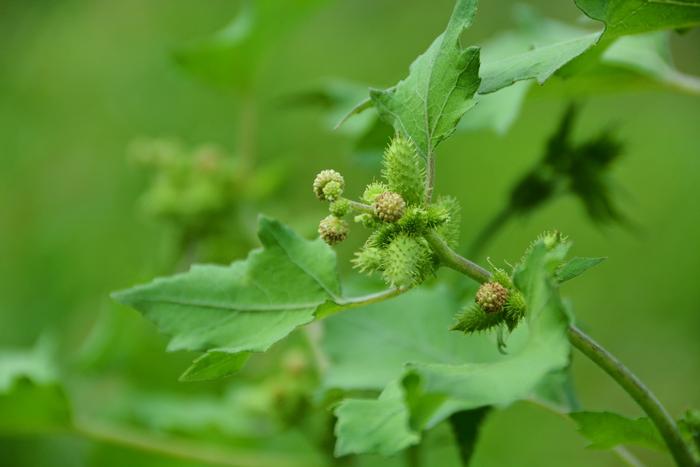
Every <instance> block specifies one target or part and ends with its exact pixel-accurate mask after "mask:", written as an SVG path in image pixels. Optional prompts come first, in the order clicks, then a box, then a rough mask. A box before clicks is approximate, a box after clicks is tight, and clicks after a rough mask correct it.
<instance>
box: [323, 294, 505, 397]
mask: <svg viewBox="0 0 700 467" xmlns="http://www.w3.org/2000/svg"><path fill="white" fill-rule="evenodd" d="M458 308H459V305H458V304H457V303H456V302H455V300H454V299H453V298H452V297H451V295H450V293H449V291H448V290H447V288H446V287H443V286H440V287H434V288H431V289H427V288H420V289H415V290H412V291H410V292H407V293H405V294H403V295H400V296H398V297H396V298H393V299H391V300H388V301H385V302H382V303H377V304H374V305H370V306H367V307H366V308H364V309H363V310H362V311H361V312H358V313H340V314H337V315H333V316H331V317H329V318H328V319H327V320H326V321H325V322H324V333H323V341H322V346H323V349H324V353H325V354H326V355H327V356H328V360H329V363H330V366H329V368H328V370H327V372H326V373H325V375H324V380H323V385H324V386H325V387H326V388H329V389H330V388H338V389H346V390H350V389H382V388H384V387H385V386H386V385H387V384H388V383H389V382H390V381H392V380H394V379H396V378H398V377H399V376H401V374H402V373H403V371H404V364H405V363H407V362H443V363H458V362H460V361H463V360H464V359H465V358H469V359H471V360H473V361H483V360H488V359H492V358H496V357H497V355H498V352H497V350H496V347H495V346H494V345H493V341H492V340H491V339H490V337H489V336H487V335H481V336H475V337H474V338H473V339H472V338H470V339H465V338H464V336H462V335H460V334H458V333H455V332H449V331H448V329H449V328H450V326H451V325H452V324H453V321H454V314H455V311H456V310H457V309H458Z"/></svg>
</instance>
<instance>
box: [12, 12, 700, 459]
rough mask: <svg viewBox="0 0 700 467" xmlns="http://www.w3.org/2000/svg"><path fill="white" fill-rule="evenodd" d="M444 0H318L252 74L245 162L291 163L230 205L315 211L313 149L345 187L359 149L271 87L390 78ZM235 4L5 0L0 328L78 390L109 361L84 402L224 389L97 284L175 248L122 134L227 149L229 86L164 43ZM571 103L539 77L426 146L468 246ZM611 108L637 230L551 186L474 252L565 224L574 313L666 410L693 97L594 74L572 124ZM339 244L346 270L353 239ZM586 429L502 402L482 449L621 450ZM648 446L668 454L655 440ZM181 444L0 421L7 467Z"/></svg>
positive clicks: (226, 256) (319, 210)
mask: <svg viewBox="0 0 700 467" xmlns="http://www.w3.org/2000/svg"><path fill="white" fill-rule="evenodd" d="M512 4H513V2H510V1H505V0H497V1H496V0H491V1H484V2H482V4H481V5H480V9H479V12H478V15H477V19H476V21H475V24H474V26H473V27H472V28H471V29H470V30H469V31H468V32H467V33H466V35H465V43H479V42H480V41H482V40H483V39H484V38H486V37H488V36H491V35H493V34H495V33H496V32H498V31H501V30H503V29H506V28H508V27H510V26H511V25H512V21H511V16H510V14H509V13H508V12H509V11H510V10H511V6H512ZM530 4H531V5H533V6H535V7H536V8H537V9H538V10H539V11H541V12H542V13H544V14H546V15H547V16H550V17H554V18H558V19H562V20H566V21H576V20H577V19H578V18H579V17H580V13H579V11H578V10H577V9H576V7H575V6H574V4H573V2H547V1H544V0H540V1H532V2H530ZM451 7H452V2H451V1H450V0H434V1H431V2H424V1H418V0H352V1H350V0H342V1H341V0H335V1H334V0H328V1H327V2H325V4H323V5H321V6H319V7H318V8H317V10H316V11H315V12H314V13H313V14H310V15H309V16H308V17H307V18H305V19H303V20H302V21H301V22H300V24H299V25H298V26H297V27H295V28H294V29H292V30H290V31H288V32H285V34H284V35H283V37H281V38H280V40H278V41H277V42H276V43H274V45H273V46H272V47H271V48H270V49H269V50H268V51H267V52H266V54H265V56H264V59H263V60H262V62H261V64H260V66H259V67H258V69H257V72H256V73H255V77H254V82H255V85H254V91H253V95H254V99H255V124H254V125H251V126H249V127H246V128H247V130H246V131H248V133H247V134H246V135H244V137H247V138H250V139H249V140H248V141H252V146H251V147H252V149H251V151H252V152H253V153H254V157H255V160H256V164H259V165H264V164H271V165H275V164H282V167H283V171H284V173H285V178H284V180H283V181H282V182H281V186H280V187H278V188H277V189H276V191H275V194H274V195H273V196H272V197H271V198H268V199H267V201H263V202H260V203H257V202H253V203H251V204H250V205H249V206H248V207H247V208H245V209H243V210H242V212H240V213H239V214H238V215H239V217H240V219H242V220H243V221H242V222H243V224H246V225H250V226H252V225H254V223H255V217H256V207H259V209H260V210H262V211H264V212H265V213H267V214H270V215H273V216H275V217H277V218H279V219H280V220H282V221H284V222H287V223H289V224H291V225H293V226H294V227H295V228H297V229H298V230H300V231H301V232H303V233H304V234H305V235H308V236H311V235H312V234H313V232H314V231H315V227H316V222H317V221H318V219H319V218H320V217H321V216H322V215H324V214H323V211H324V206H322V205H320V203H318V202H317V201H316V200H315V199H314V197H313V196H312V194H311V190H310V183H311V180H312V179H313V176H314V174H315V173H316V172H317V171H318V170H319V169H323V168H328V167H331V166H332V167H336V168H338V169H340V170H341V171H342V172H343V173H344V175H345V178H346V181H347V183H348V186H349V189H348V191H349V193H350V194H352V195H357V194H359V191H360V190H361V189H362V187H363V186H364V185H365V184H366V183H367V182H368V181H370V180H371V178H372V177H373V176H374V175H375V172H374V169H373V168H368V167H365V166H363V164H360V163H358V161H357V159H356V158H354V157H353V155H352V142H351V141H349V139H348V138H347V137H345V136H343V134H341V133H337V132H336V133H334V132H332V131H329V127H328V124H327V122H326V121H325V120H324V117H323V115H322V114H321V112H319V111H318V110H315V109H313V108H303V109H302V108H293V107H291V106H288V105H284V99H285V96H288V95H290V94H293V93H297V92H300V91H304V90H308V89H309V88H311V87H313V86H314V85H315V84H317V83H319V82H320V81H321V80H322V79H324V78H331V77H339V78H343V79H346V80H349V81H356V82H359V83H369V84H371V85H374V86H379V87H383V86H388V85H392V84H393V83H395V82H396V81H397V80H399V79H401V78H402V77H403V76H405V74H406V71H407V68H408V64H409V63H410V62H411V61H412V60H413V59H414V58H415V57H416V56H417V55H418V54H419V53H421V52H422V51H423V50H424V49H425V48H426V46H427V44H429V42H430V41H431V40H432V39H433V38H434V37H435V36H436V35H437V34H438V33H439V32H440V31H441V30H442V28H443V27H444V24H445V22H446V19H447V17H448V15H449V12H450V10H451ZM239 8H240V4H239V2H232V1H222V0H201V1H198V2H193V1H182V0H167V1H166V0H151V1H148V2H144V1H137V0H123V1H119V2H108V1H92V2H90V1H77V0H73V1H71V0H66V1H60V2H59V1H41V0H14V1H13V0H9V1H8V0H5V1H3V2H2V3H1V4H0V158H1V162H2V164H1V165H0V167H1V169H0V347H2V348H16V347H25V348H26V347H31V346H33V345H34V343H35V342H36V340H37V339H38V338H39V337H40V336H43V335H47V334H48V335H50V336H52V338H53V340H54V341H55V342H56V344H57V350H56V352H57V355H58V360H59V362H61V363H62V365H63V366H64V367H65V368H66V370H65V371H66V372H67V373H68V374H70V375H71V378H72V379H71V381H73V383H71V384H72V385H73V387H74V390H75V391H76V392H77V393H78V394H83V393H82V392H81V391H85V389H84V388H85V387H93V388H94V386H89V385H86V383H85V381H86V380H89V379H91V378H92V379H93V380H98V381H101V383H100V386H98V387H99V388H102V389H101V390H100V391H101V392H99V393H95V392H94V390H92V392H91V391H88V393H86V394H84V397H85V401H87V402H86V405H92V406H98V407H99V406H101V405H103V403H104V400H103V399H102V398H106V399H109V398H112V399H119V398H120V397H123V395H124V394H125V393H126V392H128V391H129V390H130V388H138V389H140V390H144V391H160V390H163V391H173V392H178V393H188V394H219V393H220V392H221V390H222V387H223V386H222V384H224V383H208V384H204V383H190V384H182V383H177V377H178V376H179V373H180V372H181V370H182V369H183V368H184V367H185V366H186V364H187V362H188V361H189V360H191V357H192V356H191V355H182V354H167V353H165V352H164V346H165V339H164V338H163V337H161V336H158V335H157V334H156V332H155V331H154V330H153V328H152V326H151V324H149V323H148V322H146V321H145V320H142V319H141V318H140V317H139V316H138V314H137V313H136V312H133V311H131V310H127V309H122V308H117V307H115V306H114V305H112V304H111V302H110V300H109V293H110V292H111V291H113V290H117V289H120V288H124V287H126V286H130V285H132V284H134V283H137V282H142V281H144V280H147V279H150V278H151V277H153V276H154V275H158V274H164V273H168V272H170V271H169V266H168V265H169V264H170V263H172V259H171V257H172V256H173V254H174V253H173V251H175V250H176V249H177V242H178V239H177V238H176V235H175V234H173V229H172V228H170V227H169V226H168V225H166V224H164V223H162V222H159V221H157V220H154V219H153V218H152V217H149V216H148V215H145V214H144V212H143V210H142V209H140V208H139V202H140V201H139V200H140V198H141V196H142V193H143V192H144V190H145V189H146V186H147V184H148V175H147V174H146V173H145V172H144V171H143V170H141V169H139V168H138V167H135V166H134V164H131V163H129V160H128V157H127V153H128V148H129V147H130V145H132V143H133V141H134V140H136V139H138V138H143V137H160V138H176V139H179V140H181V141H182V142H183V144H185V145H186V146H189V147H194V146H198V145H200V144H204V143H214V144H217V145H219V146H220V147H222V148H223V149H224V150H225V151H228V152H234V151H236V150H237V149H236V148H239V147H240V144H241V141H240V140H241V136H242V135H241V132H240V131H238V130H237V128H240V126H241V122H240V121H239V120H240V119H241V115H242V114H241V112H240V108H241V106H242V100H243V99H242V98H241V96H240V95H239V94H237V93H233V92H228V91H226V90H225V89H221V88H216V87H211V86H207V85H206V84H205V83H203V82H201V81H200V80H197V79H196V78H193V77H191V76H188V75H187V74H185V73H183V72H182V70H181V69H179V68H178V67H177V66H176V64H175V62H174V60H173V51H174V50H175V49H176V48H177V47H179V46H181V45H182V44H185V43H188V41H191V40H193V39H195V38H199V37H202V36H205V35H207V34H209V33H211V32H212V31H215V30H218V29H219V28H221V27H222V26H224V25H225V24H226V23H227V22H228V21H229V20H230V18H232V17H234V16H235V14H236V13H237V12H238V11H239ZM673 50H674V55H675V59H676V63H677V65H678V68H679V69H681V70H682V71H685V72H687V73H694V74H700V60H698V58H700V57H699V56H698V51H699V50H700V34H699V33H698V31H691V32H688V33H686V34H684V35H682V36H677V37H674V40H673ZM567 103H568V98H567V96H566V93H565V92H564V93H547V92H540V91H539V90H537V91H535V92H534V93H531V94H530V95H529V96H528V98H527V100H526V101H525V104H524V107H523V111H522V114H521V116H520V117H519V118H518V119H517V120H516V122H515V124H514V125H513V127H512V128H511V129H510V131H509V132H508V133H507V134H505V135H497V134H495V133H493V132H491V131H488V130H484V131H480V132H471V133H459V134H457V135H456V136H455V137H453V138H452V139H450V140H449V141H448V142H446V143H444V144H443V145H442V146H441V147H440V149H439V155H438V170H437V186H438V191H439V192H440V193H445V194H448V193H449V194H453V195H455V196H457V197H458V198H459V200H460V201H461V203H462V206H463V231H462V232H463V233H462V237H463V239H464V241H465V245H466V244H467V243H468V241H469V240H470V239H471V238H472V237H473V236H474V235H475V234H476V233H477V231H478V230H479V229H480V228H481V226H482V225H483V224H484V223H485V222H486V221H487V220H488V219H489V217H490V215H492V214H493V212H494V211H495V210H497V209H499V208H500V207H501V206H502V204H503V202H504V201H505V199H506V198H507V196H508V190H509V188H510V187H511V186H512V184H513V182H514V181H516V180H517V179H518V177H519V176H520V174H522V173H523V171H525V170H526V169H527V168H528V167H530V166H531V165H532V164H533V163H534V161H536V160H537V159H538V158H539V157H540V155H541V153H542V148H543V146H544V144H545V141H546V138H547V137H548V136H549V134H550V133H551V132H552V131H553V130H554V128H555V127H556V125H557V123H558V119H559V116H560V115H561V113H562V112H563V110H564V108H565V106H566V105H567ZM608 124H614V125H617V130H618V134H619V136H620V138H621V139H622V141H623V142H624V143H625V156H624V158H623V160H622V161H621V162H620V163H619V164H617V166H616V167H615V170H614V177H615V180H616V181H617V183H618V184H619V186H620V190H621V193H619V196H620V198H619V199H620V200H621V204H622V206H623V207H624V210H625V212H626V213H627V214H629V216H630V217H631V218H632V219H634V221H635V223H636V225H637V228H635V229H634V231H629V230H625V229H622V228H619V227H615V226H608V227H605V228H601V227H597V226H594V225H593V224H592V223H591V222H590V221H589V220H588V219H587V218H586V217H585V214H584V211H583V209H582V207H581V206H580V204H579V203H578V201H577V200H575V199H570V198H565V199H560V200H557V201H556V202H555V203H551V204H549V205H547V207H546V208H545V209H543V210H541V211H539V212H537V213H536V215H534V216H532V217H530V218H528V219H525V220H519V221H516V222H513V223H510V224H508V225H507V226H506V228H505V230H504V231H503V232H502V233H501V234H500V235H499V236H498V238H497V239H496V240H495V241H494V242H493V243H492V244H491V245H490V247H489V249H488V256H489V257H491V258H493V259H496V260H502V259H506V260H517V258H519V256H520V253H521V252H522V250H523V248H524V247H525V246H526V245H527V243H528V242H529V241H530V240H531V239H532V238H534V237H535V236H536V235H537V234H538V233H539V232H541V231H542V230H545V229H548V228H558V229H560V230H562V231H563V232H565V233H567V234H568V235H569V236H570V237H571V238H572V239H573V240H574V241H575V246H574V254H577V255H581V256H607V257H608V261H606V262H605V263H604V264H603V265H602V266H600V267H599V268H597V269H596V270H595V271H594V272H592V273H590V274H586V275H585V276H584V277H583V278H582V279H580V280H577V281H575V282H573V283H571V284H570V285H567V286H566V287H565V289H564V291H565V295H566V296H567V297H570V298H571V300H572V302H573V304H574V309H575V311H576V313H577V317H578V320H579V322H580V324H581V326H582V327H584V328H586V329H588V330H589V331H590V333H591V334H592V335H593V336H594V337H596V338H597V339H598V340H599V341H601V342H602V343H604V344H605V345H606V346H607V347H608V348H609V349H610V350H611V351H612V352H613V353H615V354H616V355H617V356H619V357H620V358H621V359H622V360H623V361H624V362H626V363H627V364H628V365H629V366H630V367H631V368H632V369H633V370H634V371H636V372H637V373H638V375H639V376H640V377H641V378H642V379H643V380H644V381H646V382H647V383H648V384H649V385H650V387H651V388H652V389H653V390H655V391H656V393H657V395H658V396H659V397H660V399H661V400H662V401H664V402H665V403H666V404H667V407H668V408H669V409H670V411H671V412H672V413H674V414H677V415H680V414H681V413H682V411H684V410H685V409H687V408H689V407H698V406H700V339H698V331H699V330H700V307H699V306H698V304H699V303H700V288H699V287H698V286H697V281H698V271H699V270H700V246H699V245H698V241H699V239H700V214H699V213H700V211H699V210H698V207H697V205H698V200H700V158H699V157H698V156H700V97H698V96H690V95H684V94H680V93H676V92H673V91H669V90H663V89H661V88H648V89H636V90H633V91H625V92H615V93H612V92H610V93H593V94H592V95H590V96H588V97H587V98H586V99H585V105H584V108H583V114H582V119H581V124H580V125H579V126H578V128H577V129H576V134H577V135H580V136H581V137H586V136H590V135H591V134H594V133H596V132H597V131H598V130H600V129H601V128H602V127H605V126H606V125H608ZM251 176H252V175H251ZM246 241H247V240H240V239H239V240H235V241H234V240H232V241H231V244H230V249H227V248H226V245H224V246H222V247H220V248H219V250H220V253H219V257H220V258H221V260H222V261H228V260H233V259H235V258H238V257H241V256H242V254H243V252H244V251H246V250H247V248H248V246H249V245H248V244H246ZM358 241H359V240H358ZM339 252H340V257H341V261H340V264H343V265H346V269H347V270H349V267H347V265H348V261H347V260H348V259H349V258H350V257H351V252H352V249H351V247H349V246H343V247H342V248H340V249H339ZM346 272H349V271H346ZM110 319H111V320H113V321H109V322H108V324H107V325H104V320H110ZM101 320H102V322H103V328H104V327H105V326H106V327H107V328H109V327H110V326H111V325H110V324H109V323H116V324H114V326H115V327H117V328H118V329H119V330H120V331H119V332H118V333H117V334H116V335H113V336H111V337H109V338H108V340H109V344H108V346H109V347H110V350H111V352H105V351H104V349H102V350H99V351H97V350H94V349H91V348H90V346H91V345H92V346H93V347H94V346H97V347H100V345H102V346H104V345H105V344H100V339H101V337H100V336H97V337H96V335H95V332H96V331H95V328H96V326H98V325H99V323H100V321H101ZM95 342H97V343H95ZM105 355H107V356H105ZM574 370H575V382H576V385H577V387H578V388H579V390H580V393H581V399H582V401H583V403H584V406H585V407H586V408H588V409H591V410H614V411H619V412H621V413H624V414H627V415H631V416H637V415H638V414H639V410H638V409H637V408H636V407H635V406H634V405H633V404H632V403H631V402H630V401H629V400H628V399H627V397H626V395H625V394H624V393H623V392H622V391H621V390H619V389H618V388H617V387H616V386H615V385H614V384H613V383H612V382H611V381H610V380H608V379H607V378H606V377H605V376H604V375H603V374H602V373H601V372H600V371H599V370H598V369H597V368H595V367H593V366H592V365H591V364H589V363H588V362H587V361H584V360H583V359H581V358H578V356H576V357H575V363H574ZM81 397H82V396H81ZM104 405H107V404H106V403H104ZM0 417H2V414H0ZM585 445H586V441H585V440H583V438H581V437H579V435H577V434H576V432H575V428H574V426H573V424H572V423H571V422H570V421H568V420H564V419H561V418H558V417H557V416H555V415H551V414H549V413H547V412H544V411H541V410H538V409H536V408H534V407H532V406H529V405H525V404H516V405H515V406H514V407H513V408H511V409H508V410H506V411H500V412H497V413H496V414H495V415H493V416H492V417H491V418H490V419H489V421H488V422H487V424H486V426H485V429H484V431H483V437H482V442H481V444H480V445H479V446H478V448H477V452H476V457H475V460H474V465H478V466H503V465H509V466H531V465H538V466H561V465H567V466H590V465H596V466H598V465H620V461H619V460H617V459H616V458H614V457H613V456H612V455H611V454H609V453H606V452H598V451H590V450H586V449H584V446H585ZM640 454H641V456H642V457H643V458H644V459H646V460H647V461H648V462H649V463H650V464H651V465H668V460H667V459H666V458H665V457H664V456H661V455H657V454H649V453H647V452H640ZM174 462H175V461H172V460H169V459H168V458H165V457H159V456H156V455H149V456H145V455H140V454H137V453H136V452H134V451H131V450H125V449H121V448H116V447H107V446H106V445H102V444H100V443H96V442H93V441H85V440H81V439H79V438H75V437H70V436H44V437H38V438H37V437H10V438H4V439H1V440H0V464H1V465H8V466H24V465H32V466H33V465H37V466H43V465H47V466H49V465H62V466H69V465H71V466H72V465H76V466H78V465H180V464H179V463H178V464H175V463H174ZM368 462H369V461H368ZM382 462H383V461H379V465H381V463H382ZM183 465H190V464H183ZM428 465H437V464H428Z"/></svg>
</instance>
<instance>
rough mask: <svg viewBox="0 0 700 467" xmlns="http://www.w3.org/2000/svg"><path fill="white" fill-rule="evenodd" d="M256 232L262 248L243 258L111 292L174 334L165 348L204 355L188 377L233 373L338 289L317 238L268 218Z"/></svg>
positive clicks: (331, 260) (332, 262)
mask: <svg viewBox="0 0 700 467" xmlns="http://www.w3.org/2000/svg"><path fill="white" fill-rule="evenodd" d="M258 236H259V237H260V241H261V242H262V245H263V248H262V249H259V250H255V251H253V252H251V253H250V255H249V256H248V258H247V259H246V260H244V261H236V262H234V263H232V264H231V265H230V266H218V265H195V266H193V267H192V268H191V269H190V271H188V272H186V273H183V274H177V275H175V276H172V277H168V278H160V279H156V280H154V281H153V282H151V283H149V284H146V285H140V286H136V287H134V288H131V289H128V290H125V291H122V292H117V293H115V294H114V295H113V297H114V298H115V299H116V300H117V301H119V302H121V303H123V304H125V305H128V306H131V307H133V308H135V309H137V310H139V311H140V312H142V313H143V314H144V316H146V317H147V318H148V319H149V320H151V321H153V322H154V323H155V324H156V326H157V327H158V329H159V330H160V331H161V332H163V333H165V334H167V335H169V336H171V339H170V342H169V344H168V350H170V351H176V350H193V351H203V352H207V354H205V355H204V356H202V357H200V358H199V359H197V360H196V361H195V362H194V363H193V365H192V366H191V367H190V368H189V369H188V370H187V371H186V372H185V374H184V375H183V379H186V380H201V379H205V378H206V379H209V378H215V377H222V376H225V375H228V374H230V373H232V372H233V371H235V370H237V369H238V368H240V366H241V365H242V364H243V361H244V360H245V358H246V354H247V353H249V352H263V351H265V350H267V349H268V348H269V347H270V346H271V345H272V344H274V343H275V342H277V341H279V340H280V339H282V338H284V337H285V336H287V335H288V334H289V333H290V332H291V331H292V330H294V329H295V328H296V327H298V326H301V325H303V324H306V323H308V322H310V321H312V320H313V319H314V313H315V311H316V309H317V308H318V307H319V306H320V305H322V304H323V303H325V302H327V301H329V300H334V299H336V298H337V296H338V295H339V294H340V285H339V282H338V276H337V273H336V257H335V253H334V252H333V250H332V249H331V248H330V247H329V246H328V245H326V244H325V243H323V242H322V241H321V240H320V239H316V240H314V241H309V240H304V239H302V238H301V237H299V236H298V235H297V234H295V233H294V232H293V231H292V230H291V229H289V228H287V227H285V226H284V225H282V224H280V223H279V222H277V221H275V220H272V219H269V218H265V217H261V218H260V224H259V232H258ZM241 354H244V355H241Z"/></svg>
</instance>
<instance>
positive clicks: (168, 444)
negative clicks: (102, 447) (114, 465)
mask: <svg viewBox="0 0 700 467" xmlns="http://www.w3.org/2000/svg"><path fill="white" fill-rule="evenodd" d="M74 424H75V432H76V434H78V435H80V436H82V437H84V438H87V439H90V440H93V441H98V442H101V443H107V444H112V445H116V446H123V447H127V448H131V449H135V450H137V451H144V452H150V453H155V454H160V455H164V456H167V457H170V458H174V459H181V460H187V461H194V462H197V463H205V464H212V465H222V466H235V467H242V466H243V467H280V466H281V467H306V466H309V465H313V464H314V462H313V459H312V458H309V457H307V456H304V457H299V458H294V457H292V456H291V455H290V454H284V455H275V454H270V453H263V452H258V451H252V450H244V449H232V448H230V447H226V448H224V447H222V446H218V445H213V444H210V443H202V442H199V441H194V440H187V439H182V438H173V437H170V436H160V435H158V436H156V435H153V434H150V433H145V432H142V431H135V430H132V429H126V428H122V427H116V426H112V425H107V424H105V423H102V422H96V421H89V420H87V419H79V420H75V422H74Z"/></svg>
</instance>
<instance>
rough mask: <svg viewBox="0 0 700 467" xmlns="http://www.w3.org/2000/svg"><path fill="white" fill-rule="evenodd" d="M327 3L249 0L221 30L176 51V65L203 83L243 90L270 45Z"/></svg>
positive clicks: (290, 0) (248, 84) (319, 1)
mask: <svg viewBox="0 0 700 467" xmlns="http://www.w3.org/2000/svg"><path fill="white" fill-rule="evenodd" d="M323 1H324V0H286V1H279V0H254V1H253V0H248V1H246V2H245V3H244V5H243V8H242V10H241V12H240V13H239V14H238V15H237V16H236V17H235V18H234V19H233V20H232V21H231V22H230V23H229V24H228V25H226V26H225V27H224V28H223V29H222V30H220V31H218V32H216V33H214V34H212V35H211V36H209V37H206V38H203V39H200V40H197V41H194V42H193V43H191V44H190V45H187V46H184V47H182V48H180V49H179V50H177V51H176V52H175V54H174V55H175V60H176V62H177V63H178V64H179V65H180V66H181V67H182V68H184V69H185V70H186V71H188V72H189V73H191V74H192V75H194V76H197V77H199V78H201V79H203V80H204V81H206V82H208V83H210V84H213V85H216V86H221V87H226V88H232V89H237V90H244V89H247V88H249V87H250V86H251V83H252V80H253V78H254V76H255V73H256V71H257V68H258V65H259V63H260V61H261V59H262V57H263V56H264V54H265V53H266V52H267V51H268V49H269V48H270V46H271V45H272V44H274V42H276V41H277V40H278V39H279V37H280V36H282V35H283V34H284V33H285V32H287V31H288V30H289V29H290V28H292V27H293V26H294V25H295V24H297V23H298V22H299V21H301V20H302V19H303V18H304V16H306V15H307V14H308V13H309V12H310V11H312V10H313V9H314V8H316V7H317V6H318V5H320V4H321V3H323Z"/></svg>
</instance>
